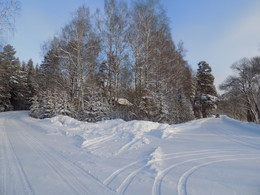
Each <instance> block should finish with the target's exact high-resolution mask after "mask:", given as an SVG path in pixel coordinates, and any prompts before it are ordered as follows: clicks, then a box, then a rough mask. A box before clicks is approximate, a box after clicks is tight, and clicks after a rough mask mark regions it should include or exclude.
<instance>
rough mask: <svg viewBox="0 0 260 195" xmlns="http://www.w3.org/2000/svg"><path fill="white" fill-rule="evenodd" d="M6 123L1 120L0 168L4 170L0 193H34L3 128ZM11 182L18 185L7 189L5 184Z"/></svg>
mask: <svg viewBox="0 0 260 195" xmlns="http://www.w3.org/2000/svg"><path fill="white" fill-rule="evenodd" d="M6 123H7V121H6V119H4V120H3V121H2V124H3V125H2V126H3V129H2V131H1V134H2V135H1V137H2V140H1V143H2V144H3V145H2V147H1V148H2V150H1V155H2V158H1V159H2V160H1V161H2V163H1V168H2V171H3V172H4V173H3V178H2V181H1V194H3V195H4V194H35V193H34V190H33V188H32V186H31V184H30V182H29V179H28V177H27V175H26V173H25V171H24V169H23V166H22V163H21V162H20V159H19V158H18V156H17V155H16V152H15V150H14V147H13V145H12V142H11V141H10V138H9V136H8V134H7V131H6V128H5V125H6ZM12 182H19V186H13V188H12V189H7V185H8V184H10V183H12ZM20 185H22V186H20Z"/></svg>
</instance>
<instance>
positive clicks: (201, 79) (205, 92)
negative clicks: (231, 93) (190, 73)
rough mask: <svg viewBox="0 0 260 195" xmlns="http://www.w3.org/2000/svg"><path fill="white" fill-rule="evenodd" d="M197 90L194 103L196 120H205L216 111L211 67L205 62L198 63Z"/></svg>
mask: <svg viewBox="0 0 260 195" xmlns="http://www.w3.org/2000/svg"><path fill="white" fill-rule="evenodd" d="M198 66H199V68H198V71H197V90H196V96H195V101H194V114H195V116H196V118H201V117H203V118H206V117H208V116H209V115H210V114H212V113H213V111H214V110H215V109H216V107H217V106H216V101H217V92H216V88H215V86H214V76H213V75H212V74H211V67H210V66H209V64H208V63H207V62H205V61H201V62H199V63H198Z"/></svg>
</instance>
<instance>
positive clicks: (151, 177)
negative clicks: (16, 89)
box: [0, 112, 260, 195]
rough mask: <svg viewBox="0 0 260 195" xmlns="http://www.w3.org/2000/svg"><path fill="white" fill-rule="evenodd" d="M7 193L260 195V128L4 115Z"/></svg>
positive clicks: (1, 139)
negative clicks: (93, 121) (88, 120)
mask: <svg viewBox="0 0 260 195" xmlns="http://www.w3.org/2000/svg"><path fill="white" fill-rule="evenodd" d="M0 194H1V195H5V194H7V195H9V194H10V195H16V194H17V195H23V194H24V195H29V194H37V195H38V194H39V195H40V194H42V195H45V194H48V195H56V194H62V195H65V194H73V195H74V194H82V195H85V194H89V195H93V194H100V195H103V194H104V195H109V194H129V195H132V194H140V195H145V194H152V195H156V194H158V195H159V194H162V195H163V194H176V195H186V194H189V195H219V194H221V195H231V194H240V195H259V194H260V125H255V124H251V123H245V122H239V121H235V120H232V119H230V118H228V117H225V116H222V117H221V118H219V119H217V118H208V119H201V120H196V121H191V122H188V123H184V124H179V125H167V124H159V123H153V122H146V121H130V122H125V121H123V120H111V121H102V122H98V123H85V122H79V121H76V120H74V119H72V118H69V117H65V116H58V117H55V118H52V119H44V120H37V119H33V118H30V117H28V112H6V113H0Z"/></svg>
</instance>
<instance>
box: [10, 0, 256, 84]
mask: <svg viewBox="0 0 260 195" xmlns="http://www.w3.org/2000/svg"><path fill="white" fill-rule="evenodd" d="M20 2H21V11H20V14H19V16H18V17H17V20H16V32H15V34H14V35H12V36H8V37H7V43H10V44H12V45H13V46H14V47H15V49H16V51H17V55H16V56H17V57H19V58H20V60H22V61H25V62H27V61H28V60H29V59H30V58H31V59H32V60H33V61H34V63H35V64H36V63H39V64H40V63H41V61H42V59H43V56H42V51H41V46H42V45H43V43H44V42H46V41H48V40H50V39H52V38H53V36H54V35H55V34H57V33H59V32H60V30H61V28H63V27H64V25H65V24H67V23H68V22H69V21H70V18H71V15H72V13H73V12H74V11H75V10H76V9H77V8H78V7H79V6H80V5H85V6H87V7H89V8H90V10H91V11H92V13H93V12H94V11H95V9H96V8H100V9H103V0H44V1H39V0H20ZM129 2H130V1H129ZM161 4H162V5H163V7H164V8H165V10H166V12H167V16H168V17H169V21H170V26H171V30H172V37H173V40H174V41H175V42H176V43H178V42H179V41H182V42H184V48H185V50H186V55H185V59H186V60H187V61H188V63H189V64H190V66H191V67H192V69H193V70H195V71H196V69H197V63H198V62H199V61H201V60H205V61H207V62H208V63H209V64H210V65H211V67H212V70H213V75H214V76H215V85H216V87H218V85H219V84H220V83H221V82H223V81H224V80H225V78H226V77H227V76H228V75H230V74H232V73H231V70H230V66H231V65H232V64H233V63H234V62H235V61H238V60H239V59H241V58H243V57H253V56H257V55H258V56H260V1H259V0H161Z"/></svg>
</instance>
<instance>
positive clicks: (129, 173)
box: [103, 160, 146, 194]
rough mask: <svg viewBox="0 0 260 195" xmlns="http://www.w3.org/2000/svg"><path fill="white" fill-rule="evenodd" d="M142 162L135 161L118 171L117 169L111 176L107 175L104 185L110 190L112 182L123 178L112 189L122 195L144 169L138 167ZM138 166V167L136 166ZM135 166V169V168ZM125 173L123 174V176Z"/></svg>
mask: <svg viewBox="0 0 260 195" xmlns="http://www.w3.org/2000/svg"><path fill="white" fill-rule="evenodd" d="M142 161H143V160H139V161H135V162H132V163H129V164H127V165H125V166H123V167H122V168H120V169H117V170H116V171H114V172H113V173H112V174H111V175H109V176H108V177H107V178H106V179H105V180H104V182H103V183H104V184H105V185H107V186H108V187H109V188H111V187H110V186H111V184H112V183H113V182H115V183H116V180H117V179H118V180H119V181H120V176H121V177H124V179H123V180H122V181H120V184H119V185H117V187H115V188H114V191H115V192H117V193H119V194H124V193H125V191H126V189H127V187H128V186H129V185H130V184H131V182H132V181H133V179H134V177H135V176H136V175H137V174H138V173H139V172H140V171H141V170H142V169H144V168H145V167H146V165H144V164H142V165H140V164H139V163H142ZM138 164H139V165H138ZM135 166H137V167H135ZM124 173H125V174H124Z"/></svg>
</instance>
